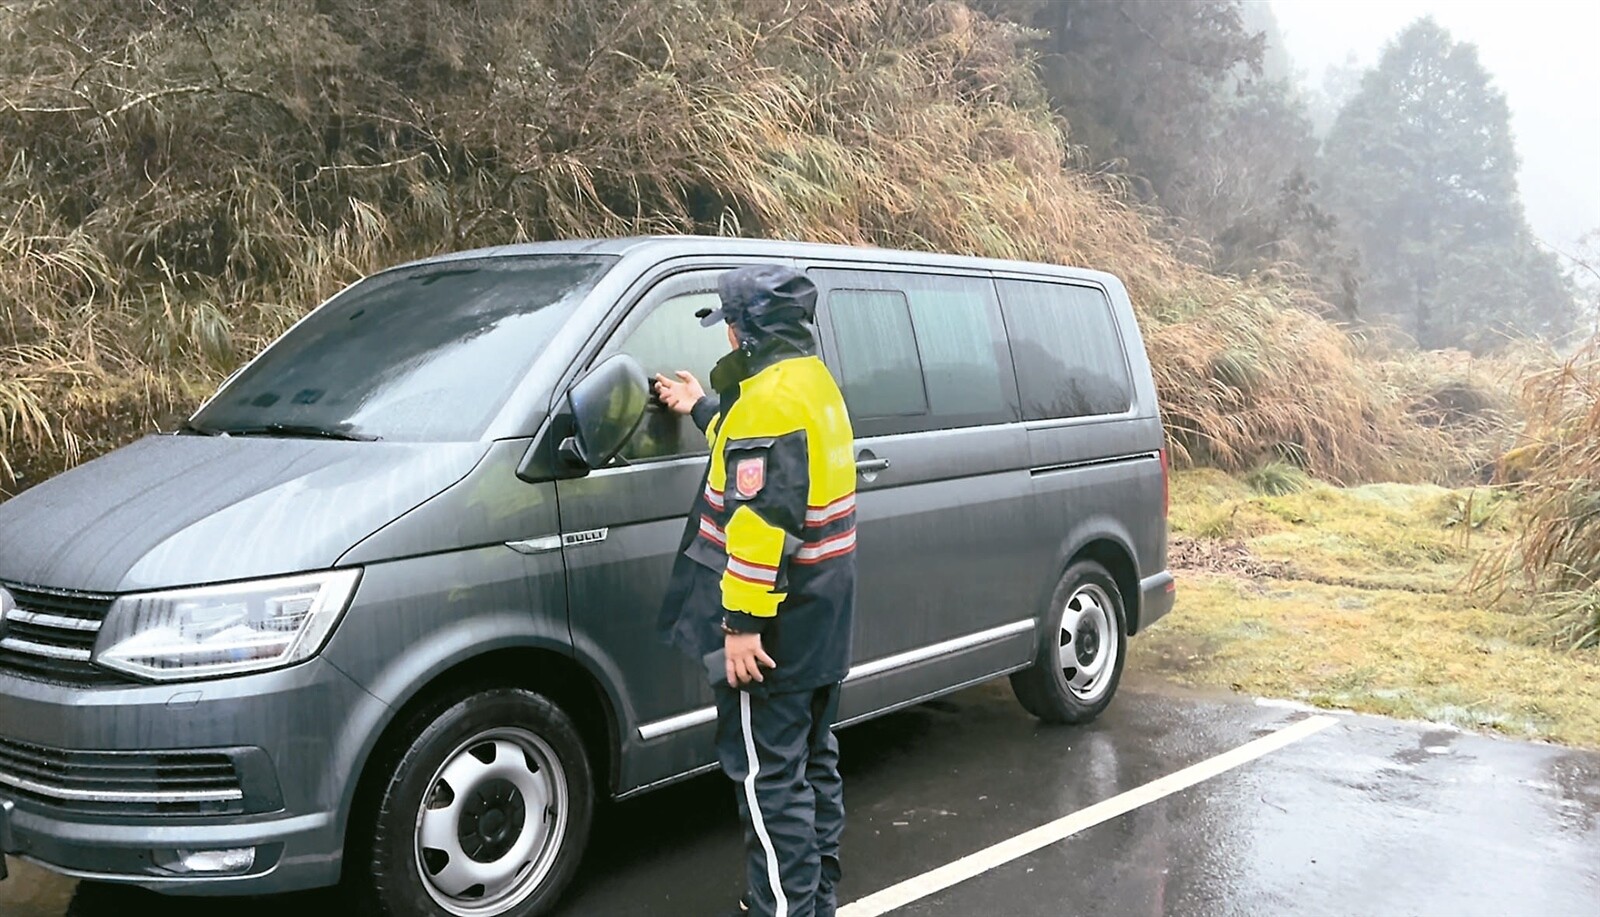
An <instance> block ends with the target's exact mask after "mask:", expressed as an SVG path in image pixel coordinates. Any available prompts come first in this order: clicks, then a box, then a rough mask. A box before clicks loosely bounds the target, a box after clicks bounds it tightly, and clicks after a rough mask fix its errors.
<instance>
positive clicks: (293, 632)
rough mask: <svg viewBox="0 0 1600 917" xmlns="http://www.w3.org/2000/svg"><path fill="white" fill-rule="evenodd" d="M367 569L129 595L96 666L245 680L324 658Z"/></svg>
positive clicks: (114, 609) (161, 675) (117, 607)
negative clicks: (243, 676)
mask: <svg viewBox="0 0 1600 917" xmlns="http://www.w3.org/2000/svg"><path fill="white" fill-rule="evenodd" d="M360 580H361V571H360V570H359V569H352V570H333V571H329V572H327V573H311V574H305V575H303V576H286V577H282V578H277V579H266V580H255V581H252V582H246V583H231V584H228V585H224V586H201V587H197V588H193V589H173V590H169V591H166V592H146V593H141V594H138V595H125V596H122V597H121V598H118V599H117V600H116V602H115V603H113V604H112V606H111V610H110V611H109V612H107V613H106V620H105V624H104V625H103V626H101V628H100V637H99V639H98V640H97V641H96V643H95V651H94V661H95V662H96V663H98V664H100V665H102V666H104V667H106V668H108V669H115V670H117V671H119V672H126V673H128V674H129V675H134V676H137V677H139V678H149V679H154V680H156V681H179V680H183V679H189V678H206V677H211V676H216V675H238V674H240V673H243V672H259V671H262V670H265V669H273V668H278V667H280V666H286V665H293V664H295V663H297V662H302V661H304V660H306V659H309V658H310V657H312V656H314V655H316V654H317V652H319V651H320V650H321V649H322V645H323V644H324V643H326V642H327V640H328V635H329V634H331V633H332V632H333V626H334V625H335V624H337V623H338V622H339V617H340V616H341V615H343V614H344V610H345V608H346V607H347V606H348V605H349V604H350V597H351V596H352V595H353V594H354V593H355V591H356V583H358V582H360Z"/></svg>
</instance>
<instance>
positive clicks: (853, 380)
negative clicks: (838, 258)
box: [829, 290, 928, 419]
mask: <svg viewBox="0 0 1600 917" xmlns="http://www.w3.org/2000/svg"><path fill="white" fill-rule="evenodd" d="M829 302H830V303H831V308H832V314H833V327H834V334H835V336H836V338H837V340H838V351H839V356H838V363H839V374H840V377H841V382H840V385H839V387H840V390H841V391H842V392H843V393H844V398H845V403H846V404H847V405H848V406H849V408H850V413H851V414H853V415H855V416H856V417H859V418H863V419H866V418H875V417H919V416H923V415H925V414H927V413H928V393H927V391H926V390H925V389H924V388H923V384H922V366H921V363H920V362H919V361H918V359H917V339H916V335H915V334H914V333H913V331H912V329H911V307H910V305H909V304H908V303H907V302H906V297H905V294H904V293H901V292H900V291H898V290H835V291H834V292H833V294H832V297H831V298H830V299H829Z"/></svg>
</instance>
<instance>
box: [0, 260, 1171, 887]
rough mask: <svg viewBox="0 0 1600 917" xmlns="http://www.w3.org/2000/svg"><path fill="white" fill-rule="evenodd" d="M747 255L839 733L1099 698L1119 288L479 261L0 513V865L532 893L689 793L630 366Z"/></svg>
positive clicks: (315, 323)
mask: <svg viewBox="0 0 1600 917" xmlns="http://www.w3.org/2000/svg"><path fill="white" fill-rule="evenodd" d="M753 262H781V263H786V264H791V265H794V266H796V267H799V268H802V269H804V270H805V271H807V272H808V273H809V274H810V276H811V277H812V278H813V279H814V280H815V281H816V283H817V284H818V286H819V288H820V290H821V302H820V306H819V310H818V319H817V323H818V331H819V336H820V339H821V342H822V348H823V356H824V359H825V360H826V361H827V362H828V364H829V366H831V367H832V369H833V370H834V372H835V374H836V376H837V378H838V379H839V381H840V383H841V386H842V388H843V390H844V393H845V397H846V400H847V401H848V403H849V406H850V411H851V414H852V416H853V421H854V424H855V430H856V433H857V436H858V442H857V444H856V452H857V457H858V465H857V468H858V470H859V475H860V477H859V484H860V496H859V516H858V518H859V527H860V533H859V545H860V547H859V561H860V593H859V604H858V610H857V616H856V631H855V659H856V661H855V664H854V667H853V668H852V669H851V671H850V675H849V679H848V681H847V683H846V685H845V689H844V694H843V701H842V704H843V707H842V711H841V719H842V721H843V722H844V723H845V724H849V723H855V722H859V721H861V720H864V719H867V718H869V717H873V716H877V715H880V714H883V713H886V712H888V711H891V710H895V709H897V708H900V707H904V706H906V705H908V704H915V703H917V702H919V701H923V700H927V699H929V698H932V697H935V696H937V695H940V694H944V693H947V692H950V691H955V690H958V689H961V688H964V687H966V686H969V685H975V684H978V683H980V682H983V681H986V680H989V679H994V678H997V677H999V676H1004V675H1009V676H1010V677H1011V681H1012V684H1013V685H1014V686H1015V691H1016V694H1017V697H1018V698H1019V699H1020V700H1021V702H1022V704H1023V705H1024V706H1025V707H1026V708H1027V709H1028V710H1029V711H1030V712H1032V713H1033V714H1034V715H1036V716H1038V717H1040V718H1042V719H1044V720H1047V721H1051V722H1064V723H1082V722H1086V721H1088V720H1090V719H1093V718H1094V717H1095V716H1097V715H1098V714H1099V713H1100V712H1101V711H1102V710H1104V709H1105V707H1106V705H1107V704H1108V703H1109V702H1110V701H1111V698H1112V695H1113V693H1114V692H1115V691H1116V688H1117V682H1118V678H1119V676H1120V675H1121V671H1122V666H1123V659H1124V654H1125V649H1126V645H1127V638H1128V637H1129V636H1130V635H1132V634H1135V633H1137V632H1139V631H1140V630H1141V629H1143V628H1145V627H1148V626H1149V625H1150V623H1151V622H1153V621H1155V620H1156V619H1157V618H1159V617H1161V616H1162V615H1164V614H1166V613H1167V611H1168V610H1169V609H1170V608H1171V607H1172V602H1173V580H1172V577H1171V576H1170V575H1169V574H1168V573H1167V572H1166V537H1167V520H1166V509H1167V505H1166V465H1167V463H1166V460H1165V452H1164V440H1163V436H1162V429H1161V423H1160V419H1159V416H1158V412H1157V405H1156V391H1155V387H1154V384H1153V382H1152V379H1151V373H1150V366H1149V363H1148V360H1147V358H1146V355H1145V351H1144V347H1143V345H1142V343H1141V339H1140V336H1139V330H1138V327H1137V326H1136V324H1135V321H1134V313H1133V310H1132V308H1131V306H1130V304H1129V301H1128V295H1127V293H1126V291H1125V290H1124V288H1123V286H1122V284H1121V283H1120V282H1118V280H1117V279H1116V278H1115V277H1112V276H1110V275H1107V274H1103V273H1097V272H1093V271H1085V270H1075V269H1068V268H1061V267H1055V266H1050V265H1042V264H1029V263H1020V262H1008V261H993V260H982V259H977V258H966V257H952V256H943V255H935V254H925V253H917V252H901V251H885V250H876V249H867V248H847V247H830V246H819V245H804V244H794V243H785V242H770V241H756V240H744V239H720V238H695V237H670V238H650V239H624V240H605V241H582V242H556V243H541V244H531V245H513V246H505V247H498V248H489V249H482V250H478V251H469V252H462V253H458V254H451V255H447V256H444V257H439V258H432V259H428V260H426V261H421V262H416V263H412V264H408V265H405V266H402V267H397V268H394V269H392V270H387V271H383V272H381V273H378V274H375V275H373V276H371V277H369V278H367V279H365V280H362V281H361V282H359V283H357V284H355V285H353V286H351V287H350V288H349V289H347V290H345V291H343V292H341V293H340V294H339V295H337V296H335V297H334V298H332V299H331V300H329V301H328V302H327V303H325V304H323V305H322V306H321V307H320V308H318V309H317V310H315V311H313V312H312V313H310V314H309V315H308V316H307V317H306V318H304V319H303V320H302V321H301V322H300V323H298V324H297V325H296V326H295V327H294V328H292V329H291V330H290V331H289V332H288V333H286V334H285V335H284V336H283V337H282V338H281V339H279V340H278V341H277V342H276V343H274V344H273V345H272V346H271V347H269V348H267V349H266V350H265V351H263V352H262V353H261V354H260V355H259V356H257V357H256V358H255V359H254V360H253V361H251V362H250V363H248V364H247V365H246V366H244V367H243V368H242V369H241V370H240V371H239V372H237V373H235V374H234V375H233V376H232V377H230V378H229V379H228V381H227V382H226V383H224V384H223V385H222V387H221V388H220V389H219V390H218V392H217V393H216V394H215V395H214V396H213V397H212V398H211V399H210V400H209V401H208V402H207V403H206V404H205V405H204V406H203V407H201V409H200V410H199V411H198V412H196V413H195V414H194V416H193V417H192V418H191V419H190V420H189V421H188V422H187V423H186V424H184V426H183V428H182V429H180V430H177V431H174V432H172V433H169V434H163V435H153V436H149V437H146V438H144V439H142V440H140V441H138V442H136V443H134V444H132V445H130V446H127V447H125V448H122V449H119V450H117V451H115V452H112V453H111V454H109V455H106V456H104V457H102V458H99V459H97V460H95V461H92V462H89V463H87V464H85V465H83V466H81V467H78V468H76V469H74V470H72V471H69V472H67V473H65V474H62V475H60V476H58V477H56V478H55V479H53V480H51V481H48V482H45V483H43V484H40V485H39V486H37V487H35V488H33V489H31V490H28V491H26V492H24V493H23V494H21V495H20V496H18V497H16V498H14V499H12V500H10V501H8V502H6V503H4V504H3V505H0V585H3V586H4V588H3V589H0V849H3V850H4V852H5V853H7V854H11V855H14V856H17V857H20V858H22V859H26V860H29V861H31V862H34V863H37V864H40V865H42V866H45V867H47V868H49V869H52V870H55V871H57V872H60V873H65V874H67V875H70V876H77V877H81V878H85V879H93V880H100V881H109V882H120V883H127V884H131V885H138V886H144V887H146V888H151V889H156V890H158V891H163V892H170V893H173V894H183V895H222V894H228V895H233V894H260V893H275V892H282V891H288V890H292V889H304V888H312V887H317V886H331V885H335V884H338V883H340V882H341V880H343V881H344V882H345V883H346V885H347V886H348V887H349V888H350V889H351V890H352V892H354V893H355V894H357V895H359V896H360V897H361V898H362V899H364V900H365V901H366V902H367V903H369V904H372V905H376V906H378V907H379V908H380V909H385V910H387V911H389V912H391V913H396V914H451V915H463V917H465V915H472V917H489V915H502V914H516V915H522V914H533V913H540V912H542V911H544V910H546V909H548V908H549V907H550V906H551V905H552V904H553V903H554V901H555V900H556V898H557V897H558V896H559V895H560V894H561V892H562V890H563V888H564V886H565V885H566V884H567V883H568V881H569V880H570V878H571V876H572V874H573V871H574V869H575V867H576V866H577V864H578V861H579V859H580V858H581V856H582V854H583V850H584V847H585V843H586V841H587V838H588V833H589V828H590V822H591V818H592V814H593V812H594V810H595V805H596V803H597V802H598V801H600V800H601V799H602V798H616V799H620V798H626V797H630V796H634V795H636V794H639V793H643V792H646V791H648V790H652V789H655V788H657V787H661V786H665V785H667V784H670V783H673V782H674V781H678V780H683V779H685V778H687V777H691V776H693V775H695V774H701V773H705V772H708V771H711V770H713V769H714V767H715V764H714V758H713V749H712V732H713V723H714V718H715V717H714V712H713V709H712V698H711V694H710V690H709V688H708V686H707V684H706V681H705V678H704V676H703V675H702V673H701V671H700V667H699V666H698V665H696V664H691V663H690V662H689V661H688V660H687V659H685V658H683V657H680V656H679V655H678V653H677V652H676V651H675V650H673V649H671V648H670V647H668V646H666V645H665V644H663V643H662V642H660V640H659V639H658V638H657V634H656V625H655V621H656V614H657V610H658V606H659V603H660V599H661V596H662V593H663V591H664V588H665V585H666V581H667V576H668V571H669V569H670V567H671V565H672V560H673V556H674V554H675V553H676V552H677V550H678V545H679V538H680V534H681V532H682V530H683V524H684V517H685V515H686V513H687V512H688V509H689V506H690V504H691V502H692V500H693V498H694V496H695V494H696V492H697V490H698V488H699V487H700V486H701V484H702V475H703V473H704V470H705V466H706V461H707V459H706V455H705V453H706V443H705V440H704V438H703V437H702V436H701V435H700V434H699V433H698V432H697V431H696V430H695V429H694V427H693V425H692V424H691V423H690V422H689V421H688V420H687V418H681V417H678V416H677V415H674V414H672V413H670V412H667V411H665V410H663V409H662V408H661V407H660V406H659V405H658V404H654V403H652V402H651V398H650V395H649V394H648V389H647V388H646V384H645V380H646V378H647V375H648V374H653V373H656V372H671V371H673V370H677V369H684V368H687V369H690V370H691V371H694V372H696V373H697V374H699V376H700V378H702V379H704V378H706V376H707V374H708V372H709V369H710V367H711V365H712V364H713V363H714V362H715V361H716V360H717V359H718V358H719V357H720V356H721V355H722V354H723V352H724V351H725V350H726V347H727V343H726V338H725V335H724V334H723V332H722V330H721V329H720V328H710V329H706V328H702V327H700V323H699V322H698V321H697V320H696V317H695V313H696V312H697V311H698V310H700V309H702V308H705V307H709V306H712V305H713V304H714V302H715V298H716V293H715V290H716V281H717V277H718V275H719V273H720V272H722V271H724V270H727V269H729V268H732V267H735V266H738V265H743V264H750V263H753ZM0 864H3V860H0ZM0 869H3V866H0Z"/></svg>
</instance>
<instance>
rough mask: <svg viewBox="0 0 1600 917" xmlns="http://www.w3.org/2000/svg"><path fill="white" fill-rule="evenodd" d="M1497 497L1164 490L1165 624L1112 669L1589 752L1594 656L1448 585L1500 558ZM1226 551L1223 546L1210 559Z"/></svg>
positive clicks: (1599, 659) (1502, 535)
mask: <svg viewBox="0 0 1600 917" xmlns="http://www.w3.org/2000/svg"><path fill="white" fill-rule="evenodd" d="M1512 510H1513V507H1512V506H1511V505H1510V502H1509V500H1508V499H1507V498H1505V497H1504V496H1502V495H1500V493H1499V492H1491V491H1488V490H1485V489H1481V488H1480V489H1470V490H1456V491H1452V490H1448V489H1445V488H1440V487H1433V486H1428V485H1399V484H1379V485H1367V486H1363V487H1356V488H1349V489H1340V488H1334V487H1329V486H1327V485H1323V484H1312V485H1310V486H1309V487H1308V488H1307V489H1305V490H1302V491H1300V492H1297V493H1288V494H1282V495H1278V496H1267V495H1262V494H1258V493H1255V492H1253V491H1252V490H1251V488H1250V487H1249V486H1248V485H1247V484H1245V483H1244V482H1242V481H1239V480H1236V479H1234V478H1230V477H1228V476H1227V475H1223V474H1221V473H1218V472H1212V471H1193V472H1184V473H1180V474H1178V475H1176V476H1175V477H1174V480H1173V513H1172V527H1173V542H1174V565H1175V568H1176V569H1175V572H1176V574H1177V576H1178V584H1179V585H1178V603H1177V607H1176V608H1175V609H1174V611H1173V613H1172V614H1171V615H1169V616H1168V617H1167V618H1166V619H1165V620H1163V621H1161V622H1159V623H1158V624H1156V625H1155V626H1154V627H1152V628H1151V630H1150V632H1149V633H1148V634H1146V635H1145V636H1144V637H1143V639H1139V640H1135V641H1134V642H1133V646H1132V652H1131V654H1130V657H1129V665H1130V667H1131V668H1132V669H1133V670H1136V671H1141V670H1142V671H1148V672H1153V673H1156V674H1159V675H1162V676H1163V677H1167V678H1170V679H1173V680H1175V681H1178V682H1180V683H1184V684H1189V685H1193V686H1197V687H1224V688H1231V689H1233V690H1236V691H1242V692H1246V693H1250V694H1256V695H1262V696H1270V697H1282V698H1291V699H1296V700H1301V701H1304V702H1307V703H1310V704H1314V705H1317V706H1322V707H1331V708H1341V709H1349V710H1355V711H1360V712H1364V713H1377V714H1384V715H1388V716H1397V717H1405V718H1412V719H1423V720H1430V721H1434V722H1442V723H1448V724H1451V725H1454V726H1459V727H1463V728H1471V729H1484V730H1491V731H1496V732H1500V733H1504V734H1507V735H1512V736H1517V737H1521V738H1535V739H1546V740H1550V741H1555V742H1560V743H1564V744H1569V745H1581V746H1591V747H1600V651H1597V650H1595V649H1586V650H1572V651H1569V650H1566V649H1559V648H1555V647H1553V646H1552V645H1551V644H1550V641H1549V639H1548V630H1547V629H1546V628H1545V627H1544V622H1543V621H1542V620H1541V619H1540V618H1538V617H1537V616H1535V615H1530V614H1526V613H1520V612H1519V611H1518V610H1516V609H1515V608H1511V607H1507V606H1504V605H1498V606H1497V605H1491V604H1490V603H1488V602H1486V601H1483V600H1480V599H1478V598H1476V597H1474V596H1473V595H1471V594H1470V593H1469V592H1468V591H1467V590H1466V589H1465V588H1463V581H1464V580H1465V579H1466V577H1467V574H1468V573H1469V571H1470V570H1471V568H1472V566H1473V564H1474V562H1475V561H1476V559H1477V558H1478V557H1480V556H1481V555H1482V553H1483V552H1485V551H1488V550H1492V549H1495V548H1497V547H1499V546H1501V545H1503V544H1504V543H1505V541H1506V539H1507V538H1509V537H1510V535H1511V532H1510V529H1511V527H1512V526H1513V525H1514V519H1513V518H1512V516H1513V513H1512ZM1223 547H1226V548H1228V550H1221V548H1223Z"/></svg>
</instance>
